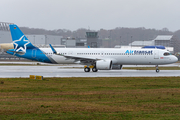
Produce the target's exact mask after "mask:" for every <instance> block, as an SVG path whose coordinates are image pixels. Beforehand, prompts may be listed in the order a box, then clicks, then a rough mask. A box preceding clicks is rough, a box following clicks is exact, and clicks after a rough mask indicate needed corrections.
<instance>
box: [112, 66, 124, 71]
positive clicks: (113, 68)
mask: <svg viewBox="0 0 180 120" xmlns="http://www.w3.org/2000/svg"><path fill="white" fill-rule="evenodd" d="M122 66H123V65H112V70H121V69H122Z"/></svg>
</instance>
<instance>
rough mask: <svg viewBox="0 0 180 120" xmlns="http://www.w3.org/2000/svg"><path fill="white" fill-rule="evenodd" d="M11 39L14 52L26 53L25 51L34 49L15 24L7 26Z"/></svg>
mask: <svg viewBox="0 0 180 120" xmlns="http://www.w3.org/2000/svg"><path fill="white" fill-rule="evenodd" d="M9 28H10V31H11V37H12V41H13V45H14V50H15V51H16V52H26V49H33V48H36V47H34V46H33V45H32V44H31V42H30V41H29V40H28V39H27V37H26V36H25V35H24V34H23V32H22V31H21V30H20V29H19V27H18V26H17V25H15V24H11V25H9Z"/></svg>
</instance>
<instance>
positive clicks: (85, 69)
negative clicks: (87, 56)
mask: <svg viewBox="0 0 180 120" xmlns="http://www.w3.org/2000/svg"><path fill="white" fill-rule="evenodd" d="M90 68H91V66H89V67H88V66H85V67H84V72H90ZM92 71H93V72H97V71H98V69H97V68H96V67H95V66H93V67H92Z"/></svg>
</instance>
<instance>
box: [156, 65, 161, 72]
mask: <svg viewBox="0 0 180 120" xmlns="http://www.w3.org/2000/svg"><path fill="white" fill-rule="evenodd" d="M159 71H160V70H159V68H158V65H156V72H157V73H159Z"/></svg>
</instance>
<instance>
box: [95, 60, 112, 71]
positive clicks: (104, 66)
mask: <svg viewBox="0 0 180 120" xmlns="http://www.w3.org/2000/svg"><path fill="white" fill-rule="evenodd" d="M96 68H97V69H98V70H110V69H112V61H111V60H100V61H97V62H96Z"/></svg>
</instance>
